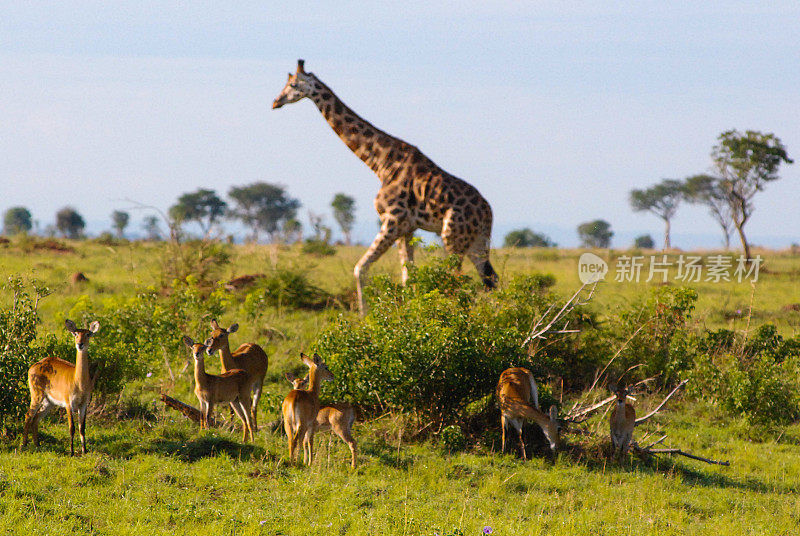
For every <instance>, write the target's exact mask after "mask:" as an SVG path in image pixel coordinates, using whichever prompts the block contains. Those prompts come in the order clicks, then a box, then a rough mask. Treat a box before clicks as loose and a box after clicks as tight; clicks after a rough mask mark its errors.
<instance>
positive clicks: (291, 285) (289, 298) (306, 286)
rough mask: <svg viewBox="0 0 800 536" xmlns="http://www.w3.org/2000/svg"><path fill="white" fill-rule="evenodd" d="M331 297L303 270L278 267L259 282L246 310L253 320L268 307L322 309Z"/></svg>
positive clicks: (250, 295) (245, 306) (249, 293)
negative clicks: (310, 279)
mask: <svg viewBox="0 0 800 536" xmlns="http://www.w3.org/2000/svg"><path fill="white" fill-rule="evenodd" d="M330 301H331V295H330V294H328V293H327V292H325V291H324V290H322V289H321V288H319V287H317V286H316V285H314V284H313V283H311V282H310V281H309V279H308V277H307V276H306V274H305V273H304V272H302V271H301V270H299V269H290V268H275V269H273V270H271V271H270V272H269V273H268V274H266V275H265V276H264V277H261V278H259V279H258V282H257V284H256V286H255V288H254V289H253V290H251V291H250V292H248V293H247V295H246V296H245V299H244V311H245V313H246V314H247V315H248V317H249V318H250V319H251V320H255V319H256V318H258V315H259V314H260V313H261V311H262V310H263V309H264V307H267V306H273V307H290V308H294V309H322V308H324V307H325V306H326V305H327V304H328V303H329V302H330Z"/></svg>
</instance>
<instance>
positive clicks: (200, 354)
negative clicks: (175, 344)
mask: <svg viewBox="0 0 800 536" xmlns="http://www.w3.org/2000/svg"><path fill="white" fill-rule="evenodd" d="M183 344H185V345H186V347H187V348H188V349H189V351H191V352H192V357H193V358H194V360H195V361H197V362H198V363H202V362H203V359H205V355H204V354H205V351H206V345H205V344H199V343H195V342H194V340H192V338H191V337H189V336H188V335H184V336H183Z"/></svg>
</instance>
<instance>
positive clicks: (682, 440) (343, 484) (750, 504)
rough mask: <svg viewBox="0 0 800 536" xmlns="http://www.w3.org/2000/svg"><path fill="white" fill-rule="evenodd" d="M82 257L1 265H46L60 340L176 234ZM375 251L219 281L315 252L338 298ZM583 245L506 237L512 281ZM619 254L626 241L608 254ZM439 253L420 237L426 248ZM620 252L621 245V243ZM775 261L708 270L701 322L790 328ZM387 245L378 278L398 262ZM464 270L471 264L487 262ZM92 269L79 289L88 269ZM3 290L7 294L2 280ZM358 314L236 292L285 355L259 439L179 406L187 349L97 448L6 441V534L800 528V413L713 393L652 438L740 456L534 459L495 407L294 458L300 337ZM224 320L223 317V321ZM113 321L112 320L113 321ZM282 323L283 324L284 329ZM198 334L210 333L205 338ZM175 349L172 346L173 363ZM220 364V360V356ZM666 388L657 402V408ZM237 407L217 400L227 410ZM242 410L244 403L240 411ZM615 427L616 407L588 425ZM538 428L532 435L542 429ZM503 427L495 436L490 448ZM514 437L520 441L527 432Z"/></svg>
mask: <svg viewBox="0 0 800 536" xmlns="http://www.w3.org/2000/svg"><path fill="white" fill-rule="evenodd" d="M70 245H71V246H72V247H74V248H75V251H74V252H71V253H57V252H52V251H42V250H32V251H26V250H24V249H23V248H22V247H21V246H20V245H18V244H15V243H12V244H11V245H6V246H0V248H3V249H0V273H5V274H21V275H23V276H24V277H36V278H38V279H40V280H42V281H43V282H45V283H46V284H48V285H50V286H51V287H53V288H54V289H55V290H56V292H55V293H54V294H53V295H52V296H49V297H47V298H46V299H44V300H43V301H42V303H41V307H40V312H41V316H42V319H43V327H42V330H41V331H42V332H43V333H48V332H51V333H56V334H57V335H58V336H59V337H63V335H64V334H63V327H62V326H61V325H60V323H59V321H57V320H56V318H57V316H58V315H63V314H65V313H66V312H67V311H69V310H70V309H71V308H72V307H73V306H74V305H75V304H76V303H77V302H78V300H81V299H84V300H85V299H88V300H92V301H95V302H97V303H101V302H102V300H103V299H104V298H106V297H107V296H111V295H117V294H123V295H129V294H131V293H133V292H135V291H136V289H137V288H141V287H143V286H149V285H158V283H159V281H160V279H161V272H160V267H161V255H162V250H161V247H160V246H159V245H153V244H123V245H119V246H111V247H109V246H103V245H100V244H96V243H79V242H74V243H70ZM363 249H364V248H359V247H352V248H339V249H338V251H337V254H336V255H334V256H332V257H309V256H307V255H303V254H302V253H301V251H300V249H299V248H287V249H280V250H276V249H275V248H271V247H266V246H259V247H253V246H237V247H234V248H233V249H232V253H233V258H232V262H231V263H230V264H229V265H227V266H224V267H222V268H221V269H220V273H219V276H220V278H221V279H228V278H230V277H233V276H236V275H241V274H246V273H256V272H264V271H267V270H268V269H269V268H270V267H271V266H274V265H275V264H276V263H277V264H278V265H280V266H288V267H300V268H302V269H303V270H305V271H306V272H307V274H308V277H309V278H310V280H311V281H312V282H313V283H314V284H316V285H318V286H320V287H322V288H323V289H325V290H326V291H328V292H331V293H333V294H336V295H340V296H347V295H351V294H352V291H353V281H352V267H353V265H354V264H355V262H356V260H357V259H358V258H359V256H360V255H361V254H362V253H363ZM580 253H581V252H580V251H576V250H529V251H526V250H498V251H496V252H494V254H493V255H494V263H495V267H496V268H497V269H498V271H499V272H500V273H501V277H504V278H507V277H508V276H510V275H511V274H514V273H519V272H532V271H540V272H549V273H553V274H554V275H555V276H556V279H557V284H556V290H557V291H558V292H559V293H561V294H568V293H571V292H572V291H574V289H576V288H577V287H578V286H579V284H580V283H579V281H578V277H577V259H578V257H579V255H580ZM598 253H599V254H600V255H601V256H604V257H607V258H609V257H608V256H609V255H610V253H609V252H598ZM436 254H439V253H428V252H419V253H418V255H417V257H418V258H420V259H424V258H425V257H426V256H427V255H436ZM618 254H621V252H614V253H613V255H618ZM761 254H762V256H764V257H765V258H766V259H767V261H766V266H767V268H768V272H767V273H762V274H761V277H760V280H759V282H758V283H757V285H756V286H755V293H754V289H753V287H752V286H751V285H749V284H746V283H744V284H739V283H724V284H723V283H721V284H714V283H709V282H702V283H699V284H697V285H695V286H696V288H697V289H698V293H699V295H700V298H699V301H698V307H697V310H696V312H695V315H694V318H695V320H696V321H697V322H699V323H701V324H703V325H706V326H708V327H734V328H737V329H741V328H744V327H745V326H746V322H747V315H743V314H739V315H737V314H731V313H735V311H737V310H748V309H749V307H750V304H751V299H752V317H751V321H752V323H753V324H754V325H758V324H760V323H762V322H763V321H767V320H770V321H774V322H775V323H776V324H777V325H778V327H779V329H780V330H781V332H782V333H783V334H784V335H787V336H791V335H795V334H797V333H798V332H800V312H798V311H792V310H788V309H786V308H785V306H786V305H790V304H792V303H796V302H800V278H798V277H797V276H798V274H800V255H797V254H795V255H792V254H790V253H789V252H761ZM397 264H398V262H397V255H396V253H394V252H392V251H390V252H389V253H388V254H387V255H386V256H385V257H384V258H383V259H381V260H380V261H379V262H378V263H377V264H376V265H375V266H374V267H373V270H372V273H373V274H377V273H388V274H391V275H393V276H395V277H396V276H398V274H399V267H398V266H397ZM465 270H466V272H467V273H470V274H473V275H474V270H473V269H472V267H466V265H465ZM75 271H82V272H84V273H86V275H87V276H88V277H89V278H90V282H89V283H87V284H85V285H82V286H79V287H73V286H71V285H69V283H67V280H68V277H69V275H70V274H71V273H72V272H75ZM647 287H648V285H647V284H645V283H640V284H635V283H618V282H615V281H614V280H613V272H612V273H611V274H609V278H608V281H607V282H606V283H604V284H603V285H602V286H601V287H600V288H599V290H598V293H597V295H596V297H595V299H594V300H593V302H592V304H591V306H590V307H591V308H592V309H593V310H595V311H597V312H598V313H599V314H601V315H602V314H603V312H604V311H606V310H608V309H609V308H614V307H617V306H622V305H625V304H626V303H629V302H630V301H633V300H639V299H642V298H643V296H644V295H645V293H646V289H647ZM2 300H3V302H2V305H3V306H5V305H6V304H7V300H8V296H6V295H5V294H4V295H3V296H2ZM340 314H345V315H354V313H353V312H352V311H348V310H342V309H329V310H322V311H296V310H293V309H290V308H286V307H283V308H276V307H268V308H266V309H264V310H263V311H261V312H260V314H259V315H258V317H257V318H256V320H255V321H254V322H248V321H246V320H245V317H244V313H243V311H242V310H241V309H239V308H237V307H232V308H231V309H230V311H229V312H228V313H226V314H225V315H224V317H223V318H220V319H219V321H220V323H221V324H222V325H223V326H227V325H229V324H230V323H232V322H239V323H240V325H241V329H240V331H239V332H238V333H236V334H235V337H234V336H232V344H234V345H235V344H238V343H241V342H246V341H251V340H255V341H257V342H259V343H260V344H262V346H264V347H265V349H266V350H267V353H268V355H269V356H270V369H269V373H268V376H267V380H268V384H267V385H266V386H265V392H266V394H265V398H264V399H263V402H262V410H261V412H260V415H259V421H260V423H261V424H262V431H261V432H260V433H259V434H258V435H257V438H256V442H255V445H243V444H241V443H240V442H239V439H240V437H241V436H240V431H239V430H238V428H237V429H236V430H235V431H232V432H228V431H226V430H224V429H218V430H213V431H210V432H201V431H199V430H198V429H197V426H196V425H194V424H192V423H191V422H189V421H187V420H185V419H183V418H182V417H181V416H179V415H177V414H175V413H172V412H167V411H165V410H164V409H163V408H162V406H161V405H160V403H159V402H158V401H157V399H158V393H159V392H160V391H164V392H167V393H169V394H171V395H173V396H175V397H177V398H179V399H181V400H184V401H187V402H189V403H192V404H196V400H195V398H194V395H193V394H192V384H191V376H190V373H189V372H188V371H187V372H184V373H183V374H180V373H179V372H180V370H181V368H182V366H183V364H184V363H185V359H186V356H185V355H176V356H170V363H171V367H172V369H173V372H174V374H176V378H175V380H174V381H173V380H172V379H170V377H169V374H168V373H167V371H166V367H165V366H163V365H160V366H159V367H156V368H154V370H152V371H151V372H152V373H153V374H152V377H150V378H148V379H146V380H144V381H141V382H135V383H133V384H131V385H129V386H126V388H125V390H124V391H123V394H122V397H121V401H120V404H119V407H128V408H129V411H127V413H128V414H140V415H141V414H144V415H146V416H147V418H141V417H137V418H118V417H116V416H115V414H113V413H112V412H111V410H112V409H114V408H116V407H118V406H117V404H116V401H113V400H110V401H109V404H108V406H107V410H108V412H109V413H108V414H102V415H90V416H89V418H88V423H87V429H88V430H87V431H88V434H87V435H88V440H89V447H90V452H89V454H87V455H86V456H77V457H75V458H70V457H69V456H68V455H67V453H68V434H67V430H66V425H65V424H64V422H63V418H61V417H60V416H55V417H51V418H50V419H48V420H47V421H45V422H44V423H43V425H42V446H41V448H40V449H39V450H35V449H28V450H21V449H19V448H18V444H19V440H18V439H13V440H4V441H3V442H2V443H0V513H1V514H2V515H0V532H2V533H8V534H26V533H32V534H33V533H36V534H64V533H73V534H112V535H116V534H132V535H133V534H145V535H148V536H151V535H160V534H169V535H176V534H178V535H180V534H214V535H217V534H224V535H228V534H269V535H275V534H283V535H295V534H296V535H308V534H324V535H329V534H353V535H361V534H364V535H367V534H370V535H372V534H387V535H388V534H391V535H394V534H409V535H433V534H440V535H441V536H445V535H450V534H455V533H456V532H455V531H456V530H457V529H458V530H461V531H463V533H464V534H475V535H477V534H482V529H483V528H484V527H485V526H490V527H492V528H493V531H494V532H493V534H501V535H505V534H508V535H528V534H531V535H538V534H554V535H560V534H564V535H566V534H570V535H572V534H592V535H603V534H631V535H637V536H640V535H649V534H653V535H668V534H714V535H723V534H725V535H727V534H753V535H756V534H757V535H762V534H776V535H778V534H794V533H796V531H797V526H798V525H799V524H800V493H799V492H800V446H798V445H800V425H798V424H795V425H792V426H790V427H787V428H781V429H774V430H772V429H755V428H751V427H748V426H747V425H746V424H745V423H744V422H743V421H741V420H729V419H728V418H727V417H726V416H725V415H724V414H723V413H722V412H721V411H720V410H719V409H718V408H716V407H714V406H713V405H708V404H699V403H689V402H688V401H683V402H681V401H676V402H675V403H670V406H669V407H670V408H671V409H670V410H669V411H667V412H665V413H663V414H662V415H659V416H658V417H657V418H656V419H654V422H652V423H648V424H647V425H645V426H643V427H641V428H637V433H636V437H638V438H642V437H643V435H644V434H645V433H647V432H648V431H649V432H650V433H651V437H653V438H657V437H660V435H659V434H662V435H663V434H668V435H669V438H668V440H667V441H666V444H668V445H672V446H678V447H681V448H683V449H684V450H687V451H690V452H693V453H696V454H698V455H701V456H707V457H711V458H715V459H724V460H728V461H730V462H731V466H730V467H720V466H711V465H706V464H703V463H700V462H696V461H692V460H688V459H685V458H675V459H669V458H661V459H660V460H658V461H651V462H645V461H642V460H638V459H629V460H626V461H625V462H623V463H622V464H618V463H616V462H613V461H610V460H609V459H608V457H607V456H606V455H605V452H604V448H605V444H604V442H603V441H596V440H592V441H589V440H586V439H585V438H584V437H583V436H581V435H577V434H570V435H569V436H567V442H568V446H569V448H568V449H567V450H566V451H565V452H562V453H560V454H559V455H558V456H557V457H556V458H555V459H553V458H552V457H550V456H549V455H547V454H546V453H544V452H543V451H541V452H539V454H537V455H536V457H534V458H533V459H532V460H529V461H527V462H526V461H523V460H520V459H518V458H517V457H516V456H514V455H509V454H506V455H501V454H499V453H498V452H496V450H497V448H498V446H497V442H496V438H498V437H499V431H498V429H497V424H496V422H492V425H491V427H490V428H489V429H488V430H487V433H486V437H487V439H486V440H485V442H483V443H479V444H477V445H472V446H471V447H470V448H469V450H468V451H467V452H464V453H447V452H444V451H443V450H442V449H441V448H440V447H439V446H437V445H435V444H432V443H430V442H414V441H409V439H408V438H409V436H411V435H412V434H413V432H414V431H415V430H414V429H413V428H412V427H411V425H409V424H407V423H405V422H404V421H403V419H402V416H397V415H395V416H385V417H384V418H381V419H379V420H376V421H373V422H369V423H367V424H363V423H362V424H357V426H356V429H355V435H356V437H357V440H358V441H359V448H360V452H359V461H360V465H359V467H358V469H357V470H356V471H352V470H350V469H349V467H348V464H347V460H348V457H349V452H348V451H347V449H346V447H345V446H344V444H343V443H341V441H339V440H338V439H337V438H334V439H333V440H332V441H329V437H331V436H329V435H328V434H320V435H318V436H317V441H316V444H317V458H316V462H315V464H314V465H313V466H312V467H311V468H304V467H298V466H295V465H292V464H290V463H288V462H287V460H286V454H287V449H286V445H285V438H284V437H283V436H282V435H281V434H280V433H278V432H271V431H269V429H268V427H267V426H265V425H266V424H267V423H268V422H269V421H272V420H274V419H276V418H277V409H278V407H279V403H280V400H282V398H283V396H285V394H286V392H287V391H288V384H287V383H286V382H285V381H284V380H283V379H282V374H283V372H285V371H288V370H299V369H300V363H299V360H298V359H297V356H298V354H299V352H300V351H301V350H302V351H305V350H308V349H309V348H310V347H311V346H312V344H313V342H314V341H315V340H316V337H317V335H318V333H319V332H320V331H321V330H322V329H323V328H324V327H325V326H326V325H327V323H328V322H330V321H331V320H332V319H335V318H336V317H337V316H338V315H340ZM209 331H210V330H209ZM101 334H102V331H101ZM268 334H269V336H268ZM190 335H192V336H195V337H199V336H201V335H202V336H205V335H207V334H205V333H204V334H190ZM157 362H160V360H157ZM208 362H209V365H210V368H212V367H213V368H215V367H216V359H209V360H208ZM651 403H652V401H647V403H645V401H643V400H641V399H640V401H638V402H637V405H640V406H641V407H645V406H647V405H648V404H651ZM219 413H220V412H219V411H218V414H219ZM224 413H225V414H226V413H227V411H225V412H224ZM588 427H589V429H591V430H596V431H597V432H599V434H600V435H605V434H606V423H605V421H602V420H601V417H597V418H595V419H594V420H593V421H590V422H589V423H588ZM534 432H535V431H534ZM493 439H494V444H493ZM513 445H515V444H513Z"/></svg>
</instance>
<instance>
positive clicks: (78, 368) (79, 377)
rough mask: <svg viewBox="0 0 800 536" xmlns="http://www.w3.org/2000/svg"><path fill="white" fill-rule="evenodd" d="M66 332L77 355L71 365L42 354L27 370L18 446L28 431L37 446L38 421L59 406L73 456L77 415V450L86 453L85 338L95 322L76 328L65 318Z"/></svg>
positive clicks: (89, 384) (89, 387) (88, 395)
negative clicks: (25, 408)
mask: <svg viewBox="0 0 800 536" xmlns="http://www.w3.org/2000/svg"><path fill="white" fill-rule="evenodd" d="M64 325H65V326H66V328H67V331H69V332H70V333H72V335H73V337H74V338H75V348H76V350H77V355H76V357H75V364H74V365H73V364H72V363H70V362H69V361H64V360H63V359H60V358H58V357H53V356H50V357H45V358H44V359H42V360H41V361H38V362H37V363H34V364H33V365H31V368H29V369H28V387H29V388H30V390H31V405H30V408H29V409H28V413H27V415H26V416H25V424H24V426H23V429H22V445H23V446H25V445H27V444H28V433H29V432H31V433H32V434H33V444H34V445H36V446H37V447H38V446H39V421H40V420H41V418H42V417H44V416H45V415H47V413H48V412H49V411H50V410H51V409H53V406H61V407H62V408H66V410H67V424H68V425H69V452H70V454H71V455H72V456H74V455H75V421H74V417H73V414H76V415H77V418H78V424H79V432H80V435H81V452H83V453H84V454H86V408H87V407H88V406H89V402H90V401H91V400H92V388H93V387H94V382H93V381H92V378H90V377H89V355H88V351H87V348H88V346H89V339H90V338H91V337H92V336H93V335H94V334H95V333H97V331H98V330H99V329H100V324H99V323H98V322H96V321H95V322H92V323H91V324H89V329H78V327H77V326H76V325H75V322H73V321H72V320H69V319H68V320H66V321H65V322H64Z"/></svg>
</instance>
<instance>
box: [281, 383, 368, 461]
mask: <svg viewBox="0 0 800 536" xmlns="http://www.w3.org/2000/svg"><path fill="white" fill-rule="evenodd" d="M285 377H286V379H287V380H288V381H289V383H291V384H292V387H293V388H294V389H307V388H308V377H305V378H298V377H297V376H295V375H294V374H292V373H291V372H287V373H286V374H285ZM355 420H356V412H355V409H354V408H353V406H352V405H350V404H348V403H347V402H336V403H333V404H326V405H324V406H322V407H320V408H319V412H318V413H317V418H316V419H315V420H314V430H315V432H320V431H322V432H324V431H326V430H331V431H332V432H333V433H334V434H336V435H337V436H339V438H341V440H342V441H344V442H345V443H346V444H347V446H348V447H350V467H352V468H353V469H355V467H356V451H357V448H358V447H357V445H356V440H355V439H353V423H354V422H355Z"/></svg>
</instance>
